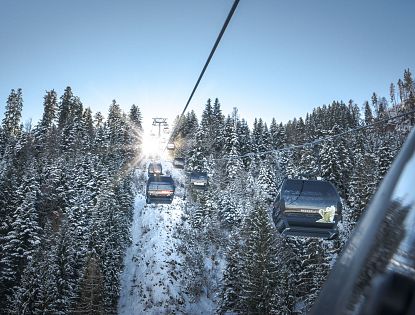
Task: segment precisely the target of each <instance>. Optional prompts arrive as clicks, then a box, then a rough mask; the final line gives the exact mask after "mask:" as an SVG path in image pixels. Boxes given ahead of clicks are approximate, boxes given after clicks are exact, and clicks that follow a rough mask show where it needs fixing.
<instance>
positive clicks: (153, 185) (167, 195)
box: [146, 175, 176, 204]
mask: <svg viewBox="0 0 415 315" xmlns="http://www.w3.org/2000/svg"><path fill="white" fill-rule="evenodd" d="M175 189H176V187H175V185H174V181H173V178H172V177H171V176H163V175H160V176H150V177H149V178H148V181H147V187H146V203H156V204H157V203H172V201H173V197H174V192H175Z"/></svg>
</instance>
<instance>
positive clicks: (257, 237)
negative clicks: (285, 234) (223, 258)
mask: <svg viewBox="0 0 415 315" xmlns="http://www.w3.org/2000/svg"><path fill="white" fill-rule="evenodd" d="M243 235H245V236H246V241H245V245H244V246H243V248H242V253H241V255H240V260H241V261H240V265H241V279H240V285H241V290H240V294H239V296H240V297H239V298H240V303H238V306H239V309H238V310H237V311H239V312H244V313H245V312H246V313H248V314H271V313H272V311H273V310H275V309H276V305H275V302H276V301H275V299H274V295H275V294H277V292H278V286H279V282H280V278H279V276H280V267H281V265H280V264H281V262H280V261H279V252H278V251H279V249H280V248H281V247H282V244H281V239H280V238H279V237H278V235H277V234H276V231H275V228H274V227H273V225H272V224H271V221H270V217H269V215H268V213H267V211H266V209H265V207H264V206H263V205H260V204H256V205H255V206H254V208H253V209H252V210H251V212H250V214H249V215H248V217H247V220H246V222H245V227H244V231H243Z"/></svg>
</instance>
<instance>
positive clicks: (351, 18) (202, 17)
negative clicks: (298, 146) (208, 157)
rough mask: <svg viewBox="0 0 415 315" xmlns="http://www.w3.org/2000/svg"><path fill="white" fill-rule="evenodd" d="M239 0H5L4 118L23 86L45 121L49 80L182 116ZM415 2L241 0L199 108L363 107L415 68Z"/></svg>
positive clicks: (273, 111) (101, 105)
mask: <svg viewBox="0 0 415 315" xmlns="http://www.w3.org/2000/svg"><path fill="white" fill-rule="evenodd" d="M232 3H233V1H231V0H209V1H208V0H205V1H202V0H163V1H162V0H131V1H122V0H121V1H109V0H88V1H86V0H71V1H68V0H67V1H63V0H62V1H56V0H37V1H29V0H27V1H23V0H21V1H16V0H2V1H1V3H0V42H1V49H0V117H1V118H2V117H3V113H4V107H5V104H6V100H7V96H8V95H9V93H10V90H11V89H12V88H15V89H16V88H22V89H23V99H24V109H23V119H24V120H27V119H29V118H32V119H33V121H34V122H37V121H38V120H39V118H40V117H41V115H42V111H43V96H44V95H45V91H46V90H51V89H55V90H56V91H57V92H58V94H59V95H61V94H62V93H63V90H64V88H65V87H66V86H68V85H69V86H71V87H72V89H73V91H74V93H75V95H77V96H79V97H80V98H81V101H82V102H83V104H84V106H89V107H91V109H92V110H93V111H94V112H96V111H102V112H103V113H104V114H105V113H106V111H107V109H108V106H109V104H110V103H111V101H112V99H116V100H117V102H118V103H119V104H120V105H121V106H122V107H123V108H124V109H125V110H126V111H127V110H128V109H129V108H130V106H131V105H132V104H136V105H138V106H139V107H140V108H141V110H142V112H143V114H144V119H145V122H146V124H147V123H149V122H150V121H151V117H168V118H170V119H172V118H173V117H175V116H176V115H177V114H179V113H180V112H181V111H182V109H183V107H184V105H185V103H186V101H187V99H188V97H189V94H190V92H191V90H192V88H193V86H194V84H195V81H196V79H197V77H198V75H199V73H200V71H201V69H202V66H203V64H204V62H205V61H206V58H207V56H208V54H209V52H210V49H211V47H212V45H213V43H214V41H215V39H216V37H217V34H218V33H219V31H220V29H221V27H222V24H223V22H224V20H225V18H226V16H227V14H228V11H229V9H230V7H231V6H232ZM414 12H415V1H412V0H405V1H400V0H396V1H389V0H378V1H372V0H371V1H358V0H348V1H345V0H343V1H340V0H339V1H329V0H316V1H299V0H293V1H277V0H260V1H254V0H241V1H240V3H239V6H238V8H237V10H236V12H235V15H234V17H233V19H232V21H231V23H230V25H229V27H228V29H227V31H226V33H225V35H224V37H223V38H222V42H221V44H220V46H219V47H218V50H217V51H216V53H215V56H214V57H213V60H212V62H211V64H210V66H209V68H208V69H207V71H206V74H205V76H204V78H203V79H202V82H201V84H200V86H199V89H198V91H197V92H196V94H195V97H194V98H193V101H192V103H191V104H190V106H189V109H194V110H195V111H196V112H197V113H198V114H200V113H201V111H202V110H203V107H204V104H205V103H206V100H207V98H209V97H210V98H215V97H218V98H219V100H220V102H221V104H222V108H223V111H224V113H225V114H228V113H230V112H231V111H232V108H233V107H238V109H239V112H240V115H241V117H244V118H246V119H248V121H249V122H252V121H253V118H254V117H262V118H263V119H265V121H267V122H269V121H270V120H271V117H275V118H276V119H277V121H283V122H286V121H288V120H289V119H292V118H293V117H299V116H304V115H305V114H306V113H307V112H311V111H312V109H313V108H314V107H316V106H320V105H323V104H329V103H331V102H332V101H333V100H343V101H345V102H347V101H348V100H349V99H353V100H354V101H355V102H357V103H358V104H359V105H361V104H362V102H363V101H365V100H368V99H370V96H371V94H372V93H373V92H376V93H378V94H380V95H381V96H385V97H387V98H389V85H390V83H391V82H396V81H397V80H398V79H399V78H401V77H402V76H403V71H404V69H406V68H410V69H411V71H412V72H414V71H415V70H414V69H415V58H414V56H415V41H414V35H415V34H414V33H415V19H414V18H413V13H414Z"/></svg>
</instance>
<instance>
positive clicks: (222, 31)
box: [165, 0, 239, 149]
mask: <svg viewBox="0 0 415 315" xmlns="http://www.w3.org/2000/svg"><path fill="white" fill-rule="evenodd" d="M238 3H239V0H235V1H234V3H233V5H232V8H231V10H230V11H229V13H228V16H227V18H226V20H225V23H224V24H223V26H222V29H221V31H220V33H219V35H218V37H217V38H216V41H215V44H214V45H213V48H212V50H211V51H210V54H209V57H208V59H207V60H206V63H205V65H204V67H203V69H202V72H200V75H199V78H198V79H197V81H196V84H195V86H194V88H193V90H192V93H190V96H189V99H188V100H187V103H186V105H185V107H184V109H183V111H182V113H181V115H180V117H179V120H178V121H177V124H176V126H175V127H174V129H173V131H172V133H171V135H170V138H169V141H168V143H171V142H173V141H174V138H175V133H176V130H177V128H178V127H179V126H180V123H181V121H182V119H183V116H184V113H185V112H186V110H187V107H188V106H189V104H190V102H191V100H192V98H193V95H194V94H195V92H196V89H197V87H198V86H199V83H200V81H201V80H202V77H203V75H204V73H205V71H206V69H207V67H208V65H209V63H210V60H211V59H212V57H213V54H214V53H215V51H216V48H217V47H218V45H219V42H220V40H221V38H222V36H223V34H224V33H225V30H226V28H227V26H228V24H229V22H230V20H231V18H232V16H233V13H234V12H235V10H236V7H237V6H238ZM166 148H167V145H166V147H165V149H166Z"/></svg>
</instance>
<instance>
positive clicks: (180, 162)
mask: <svg viewBox="0 0 415 315" xmlns="http://www.w3.org/2000/svg"><path fill="white" fill-rule="evenodd" d="M184 166H185V161H184V158H175V159H174V160H173V167H174V168H180V169H184Z"/></svg>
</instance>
